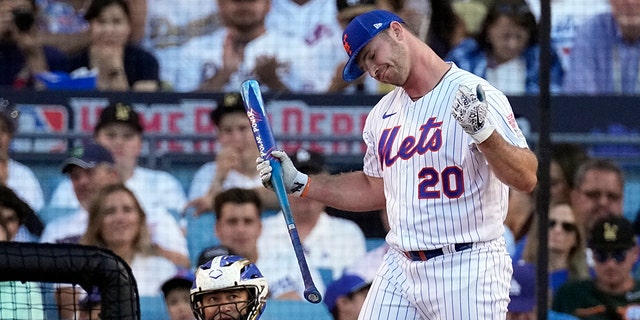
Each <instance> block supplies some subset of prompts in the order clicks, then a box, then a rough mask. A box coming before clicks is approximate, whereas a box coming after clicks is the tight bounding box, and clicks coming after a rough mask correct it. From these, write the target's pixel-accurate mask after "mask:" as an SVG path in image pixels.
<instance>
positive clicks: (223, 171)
mask: <svg viewBox="0 0 640 320" xmlns="http://www.w3.org/2000/svg"><path fill="white" fill-rule="evenodd" d="M211 122H213V124H214V127H215V128H216V140H217V142H218V143H219V149H218V151H217V153H216V160H215V161H210V162H207V163H205V164H204V165H203V166H201V167H200V168H199V169H198V171H196V173H195V174H194V176H193V180H192V181H191V186H190V188H189V199H190V202H189V204H188V205H187V207H194V208H195V213H196V214H200V213H203V212H205V211H210V210H213V200H214V199H215V197H216V195H217V194H218V193H220V192H221V191H223V190H226V189H229V188H243V189H253V190H256V192H258V194H259V195H260V198H261V200H262V202H263V204H264V206H265V207H266V208H269V209H273V208H280V205H279V204H278V200H277V198H276V196H275V194H274V193H273V192H269V191H268V190H265V189H264V188H263V187H262V182H261V181H260V176H259V175H258V172H257V171H256V168H255V161H256V158H257V157H259V156H260V153H259V152H258V148H257V147H256V144H255V141H254V138H253V132H252V131H251V124H250V123H249V120H248V118H247V113H246V111H245V110H244V106H243V105H242V97H241V96H240V94H238V93H226V94H225V95H224V96H223V97H222V99H220V101H218V106H217V107H216V109H214V110H213V111H212V112H211Z"/></svg>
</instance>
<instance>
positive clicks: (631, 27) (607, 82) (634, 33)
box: [564, 0, 640, 95]
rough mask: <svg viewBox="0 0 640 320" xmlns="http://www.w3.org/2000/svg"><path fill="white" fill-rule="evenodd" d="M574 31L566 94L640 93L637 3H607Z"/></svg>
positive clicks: (619, 0)
mask: <svg viewBox="0 0 640 320" xmlns="http://www.w3.org/2000/svg"><path fill="white" fill-rule="evenodd" d="M609 3H610V4H611V12H607V13H601V14H598V15H596V16H594V17H592V18H591V19H589V20H588V21H586V22H585V23H584V24H583V25H582V26H580V28H579V29H578V30H577V31H576V37H575V39H576V40H575V41H574V44H573V49H572V50H571V56H570V59H571V64H570V65H569V69H568V70H567V76H566V77H565V79H564V92H566V93H569V94H629V95H633V94H638V93H640V62H639V61H640V31H639V30H640V2H638V1H623V0H609Z"/></svg>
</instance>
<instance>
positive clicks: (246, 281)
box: [191, 256, 270, 320]
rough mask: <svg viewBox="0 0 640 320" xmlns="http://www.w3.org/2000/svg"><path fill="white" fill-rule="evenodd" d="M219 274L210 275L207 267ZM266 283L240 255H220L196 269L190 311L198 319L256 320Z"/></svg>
mask: <svg viewBox="0 0 640 320" xmlns="http://www.w3.org/2000/svg"><path fill="white" fill-rule="evenodd" d="M212 268H214V270H216V272H218V271H219V273H220V276H219V277H211V276H210V273H211V270H210V269H212ZM269 287H270V285H268V284H267V280H266V277H264V276H263V275H262V273H261V272H260V270H259V269H258V267H256V265H255V264H252V263H251V262H250V261H249V260H247V259H246V258H242V257H240V256H220V257H216V258H214V259H213V260H211V261H209V262H207V263H206V264H204V265H201V266H199V267H198V269H197V270H196V280H195V281H194V285H193V288H192V289H191V310H193V313H194V314H195V315H196V316H197V317H198V319H251V320H255V319H259V318H260V315H261V314H262V312H264V308H265V306H266V304H267V294H268V293H269Z"/></svg>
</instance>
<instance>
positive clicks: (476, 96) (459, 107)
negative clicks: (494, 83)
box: [451, 85, 495, 144]
mask: <svg viewBox="0 0 640 320" xmlns="http://www.w3.org/2000/svg"><path fill="white" fill-rule="evenodd" d="M488 113H489V112H488V105H487V102H486V101H485V93H484V90H483V89H482V86H481V85H478V86H477V87H476V88H475V90H473V89H471V88H469V87H467V86H465V85H460V87H459V88H458V91H456V98H455V100H454V102H453V106H452V108H451V115H453V117H454V118H455V119H456V120H457V121H458V123H460V126H461V127H462V129H463V130H464V131H465V132H466V133H467V134H469V135H470V136H471V138H473V141H475V143H477V144H480V143H482V142H484V141H485V140H487V138H489V136H490V135H491V134H492V133H493V131H495V127H494V126H493V124H491V121H490V120H489V115H488Z"/></svg>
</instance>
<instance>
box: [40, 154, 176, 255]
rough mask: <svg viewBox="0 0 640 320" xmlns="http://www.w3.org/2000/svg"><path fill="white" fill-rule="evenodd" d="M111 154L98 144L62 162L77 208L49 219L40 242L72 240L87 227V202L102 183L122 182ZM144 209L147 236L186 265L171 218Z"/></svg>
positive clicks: (173, 220) (165, 214)
mask: <svg viewBox="0 0 640 320" xmlns="http://www.w3.org/2000/svg"><path fill="white" fill-rule="evenodd" d="M114 164H115V162H114V160H113V157H112V156H111V153H109V151H107V150H106V149H105V148H104V147H102V146H100V145H98V144H88V145H87V146H86V147H78V148H76V149H74V151H73V153H72V154H71V157H69V158H68V159H67V160H65V161H64V162H63V163H62V173H63V174H68V175H69V177H70V178H71V184H72V191H69V192H72V193H73V194H74V195H75V196H76V201H77V202H79V203H80V208H77V209H71V210H73V211H72V213H70V214H68V215H65V216H61V217H58V218H56V219H55V220H53V221H51V222H49V223H48V224H47V226H46V227H45V230H44V232H43V234H42V237H41V238H40V241H41V242H50V243H60V242H71V243H76V242H78V240H79V239H80V237H81V236H82V234H84V233H85V231H86V230H87V225H88V220H89V213H88V212H89V209H90V207H91V203H92V201H93V200H94V198H95V197H96V195H97V194H98V192H99V191H100V189H102V188H104V187H105V186H108V185H111V184H116V183H122V177H121V176H120V175H119V174H118V171H117V170H116V169H115V167H114ZM150 208H152V209H153V210H151V211H148V212H151V213H152V214H150V215H148V216H147V217H146V222H147V223H148V224H149V227H148V229H149V230H151V236H152V239H153V241H154V243H156V244H157V245H158V248H157V250H158V251H161V252H163V254H165V255H166V256H167V257H169V258H170V259H171V260H172V261H173V262H174V263H176V264H178V265H181V266H184V267H188V266H189V258H188V257H189V252H188V249H187V241H186V239H185V237H184V235H183V234H182V232H181V231H180V228H179V227H178V225H177V223H176V222H175V219H173V217H172V216H171V215H169V214H168V213H167V212H166V211H163V209H161V208H155V209H154V208H153V207H150Z"/></svg>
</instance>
